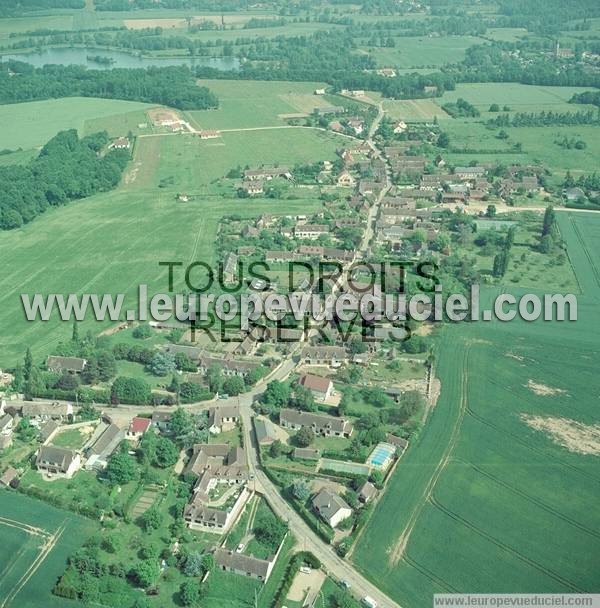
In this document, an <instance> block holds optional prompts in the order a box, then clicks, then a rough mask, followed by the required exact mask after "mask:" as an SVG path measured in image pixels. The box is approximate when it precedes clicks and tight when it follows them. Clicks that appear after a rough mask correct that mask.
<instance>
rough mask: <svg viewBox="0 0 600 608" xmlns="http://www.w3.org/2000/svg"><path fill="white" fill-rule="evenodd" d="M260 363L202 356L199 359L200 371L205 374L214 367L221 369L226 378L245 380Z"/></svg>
mask: <svg viewBox="0 0 600 608" xmlns="http://www.w3.org/2000/svg"><path fill="white" fill-rule="evenodd" d="M259 365H260V364H259V363H256V362H254V361H234V360H230V359H219V358H217V357H209V356H206V355H202V356H201V357H200V358H199V359H198V370H199V371H200V372H201V373H203V374H205V373H206V372H207V371H208V370H209V369H210V368H211V367H212V366H216V367H218V368H220V370H221V373H222V374H223V375H224V376H238V377H240V378H244V377H245V376H247V375H248V374H249V373H250V372H251V371H254V370H255V369H256V368H257V367H259Z"/></svg>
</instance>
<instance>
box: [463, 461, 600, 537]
mask: <svg viewBox="0 0 600 608" xmlns="http://www.w3.org/2000/svg"><path fill="white" fill-rule="evenodd" d="M456 461H457V462H462V463H464V464H466V465H468V466H470V467H471V468H473V469H474V470H475V471H477V473H479V474H480V475H483V476H484V477H487V478H488V479H490V480H492V481H493V482H494V483H497V484H498V485H499V486H502V487H503V488H506V489H507V490H510V491H511V492H513V494H516V495H517V496H520V497H521V498H524V499H525V500H527V501H529V502H531V503H532V504H534V505H536V506H537V507H539V508H540V509H543V510H544V511H546V512H548V513H550V514H551V515H554V516H555V517H558V518H559V519H562V520H563V521H564V522H566V523H568V524H570V525H572V526H574V527H575V528H578V529H579V530H581V531H582V532H585V533H586V534H590V535H591V536H595V537H596V538H600V532H598V531H597V530H594V529H592V528H588V527H587V526H585V525H584V524H582V523H580V522H578V521H576V520H574V519H572V518H570V517H569V516H568V515H565V514H564V513H562V512H561V511H557V510H556V509H554V508H553V507H551V506H549V505H547V504H546V503H545V502H543V501H542V500H539V499H538V498H535V497H534V496H532V495H531V494H528V493H527V492H524V491H523V490H521V489H519V488H517V487H516V486H513V485H512V484H510V483H508V482H507V481H504V480H503V479H500V478H499V477H496V475H493V474H492V473H489V472H488V471H485V470H484V469H482V468H481V467H478V466H477V465H475V464H473V463H472V462H468V461H466V460H462V459H459V458H457V459H456Z"/></svg>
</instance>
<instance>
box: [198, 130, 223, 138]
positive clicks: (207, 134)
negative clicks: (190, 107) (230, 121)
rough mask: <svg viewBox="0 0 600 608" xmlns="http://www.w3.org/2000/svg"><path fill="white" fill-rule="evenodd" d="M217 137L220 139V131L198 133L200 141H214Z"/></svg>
mask: <svg viewBox="0 0 600 608" xmlns="http://www.w3.org/2000/svg"><path fill="white" fill-rule="evenodd" d="M217 137H221V132H220V131H215V130H214V129H207V130H204V131H200V139H215V138H217Z"/></svg>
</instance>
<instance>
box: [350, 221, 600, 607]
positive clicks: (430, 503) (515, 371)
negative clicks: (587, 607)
mask: <svg viewBox="0 0 600 608" xmlns="http://www.w3.org/2000/svg"><path fill="white" fill-rule="evenodd" d="M558 216H559V217H558V221H559V225H560V229H561V233H562V236H563V238H564V239H565V240H566V242H567V246H568V252H569V256H570V258H571V261H572V263H573V265H574V268H575V272H576V274H577V278H578V281H579V284H580V287H581V291H582V295H580V296H578V321H577V322H576V323H575V322H564V323H557V322H554V323H546V322H543V321H538V322H534V323H526V322H523V321H513V322H511V323H500V322H492V323H476V324H469V326H468V327H467V326H462V327H461V328H460V329H459V328H458V327H456V326H454V327H446V328H444V330H443V333H442V336H441V338H440V342H439V344H438V360H439V363H438V369H437V375H438V376H439V377H440V379H441V382H442V392H441V396H440V399H439V401H438V403H437V405H436V408H435V409H434V411H433V413H432V415H431V418H430V421H429V423H428V425H427V427H426V428H425V429H424V431H423V432H422V434H421V435H420V437H419V438H418V440H417V443H416V444H415V445H413V446H411V448H410V449H409V451H408V452H407V453H406V454H405V456H404V457H403V462H402V463H401V465H400V466H399V467H398V468H397V470H396V472H395V473H394V476H393V477H392V479H391V483H390V486H389V488H388V491H387V492H386V494H385V495H384V497H383V499H382V500H381V501H380V503H379V504H378V506H377V508H376V511H375V513H374V516H373V517H372V519H371V520H370V522H369V524H368V526H367V528H366V529H365V532H364V534H363V535H362V537H361V539H360V541H359V544H358V546H357V548H356V550H355V553H354V554H353V560H354V563H355V564H356V565H357V566H358V567H360V568H362V569H363V570H365V572H366V573H367V574H368V575H369V576H370V577H371V578H372V579H373V580H374V581H376V582H377V583H378V584H380V585H381V587H382V589H384V590H385V591H386V592H387V593H389V594H391V596H392V597H394V598H395V599H397V600H398V601H399V602H400V603H401V604H402V605H403V606H407V607H412V606H425V605H427V604H429V603H430V601H431V600H430V597H431V594H432V593H435V592H467V591H468V592H497V593H503V592H506V593H508V592H513V593H514V592H567V593H568V592H571V593H573V592H598V589H599V585H600V582H599V581H598V577H597V568H596V563H597V558H598V555H600V533H599V532H598V530H599V529H600V512H598V511H597V510H590V509H589V505H590V504H593V501H594V500H595V499H594V497H595V496H597V493H598V490H599V486H600V464H599V461H598V456H599V455H600V442H599V441H598V439H597V437H598V430H597V429H598V427H597V415H596V400H597V396H596V395H595V394H593V393H594V391H593V390H591V389H592V387H593V386H595V381H594V374H595V373H596V372H595V363H594V362H595V360H596V358H597V355H598V344H599V343H600V335H599V334H600V326H599V325H598V323H597V317H596V316H595V312H594V311H595V307H596V306H597V303H598V299H599V298H600V254H598V251H600V217H598V216H595V215H591V214H589V215H588V214H576V213H573V214H569V213H560V214H558ZM547 272H552V269H551V268H549V269H548V270H547ZM501 289H502V288H497V289H494V290H492V289H489V290H486V291H485V293H483V294H482V295H483V299H484V300H485V301H486V302H488V303H489V302H491V298H492V297H493V296H496V295H497V294H498V293H500V291H501ZM503 290H504V291H506V290H508V291H512V292H513V293H515V294H517V295H518V294H522V293H523V291H522V290H521V291H519V290H516V289H511V288H510V287H504V289H503ZM594 425H596V426H594ZM594 433H595V434H594ZM593 437H596V439H593ZM450 581H451V582H450Z"/></svg>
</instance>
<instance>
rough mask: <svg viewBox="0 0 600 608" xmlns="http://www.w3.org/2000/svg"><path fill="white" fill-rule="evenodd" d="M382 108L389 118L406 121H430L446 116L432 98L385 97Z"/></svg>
mask: <svg viewBox="0 0 600 608" xmlns="http://www.w3.org/2000/svg"><path fill="white" fill-rule="evenodd" d="M383 108H384V109H385V111H386V112H387V114H388V116H389V117H390V118H397V119H399V120H408V121H411V120H412V121H432V120H433V119H434V118H436V117H437V118H438V119H439V118H448V114H446V112H444V110H442V109H441V108H440V107H439V106H438V105H437V104H436V103H435V101H433V100H432V99H386V100H384V102H383Z"/></svg>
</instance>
